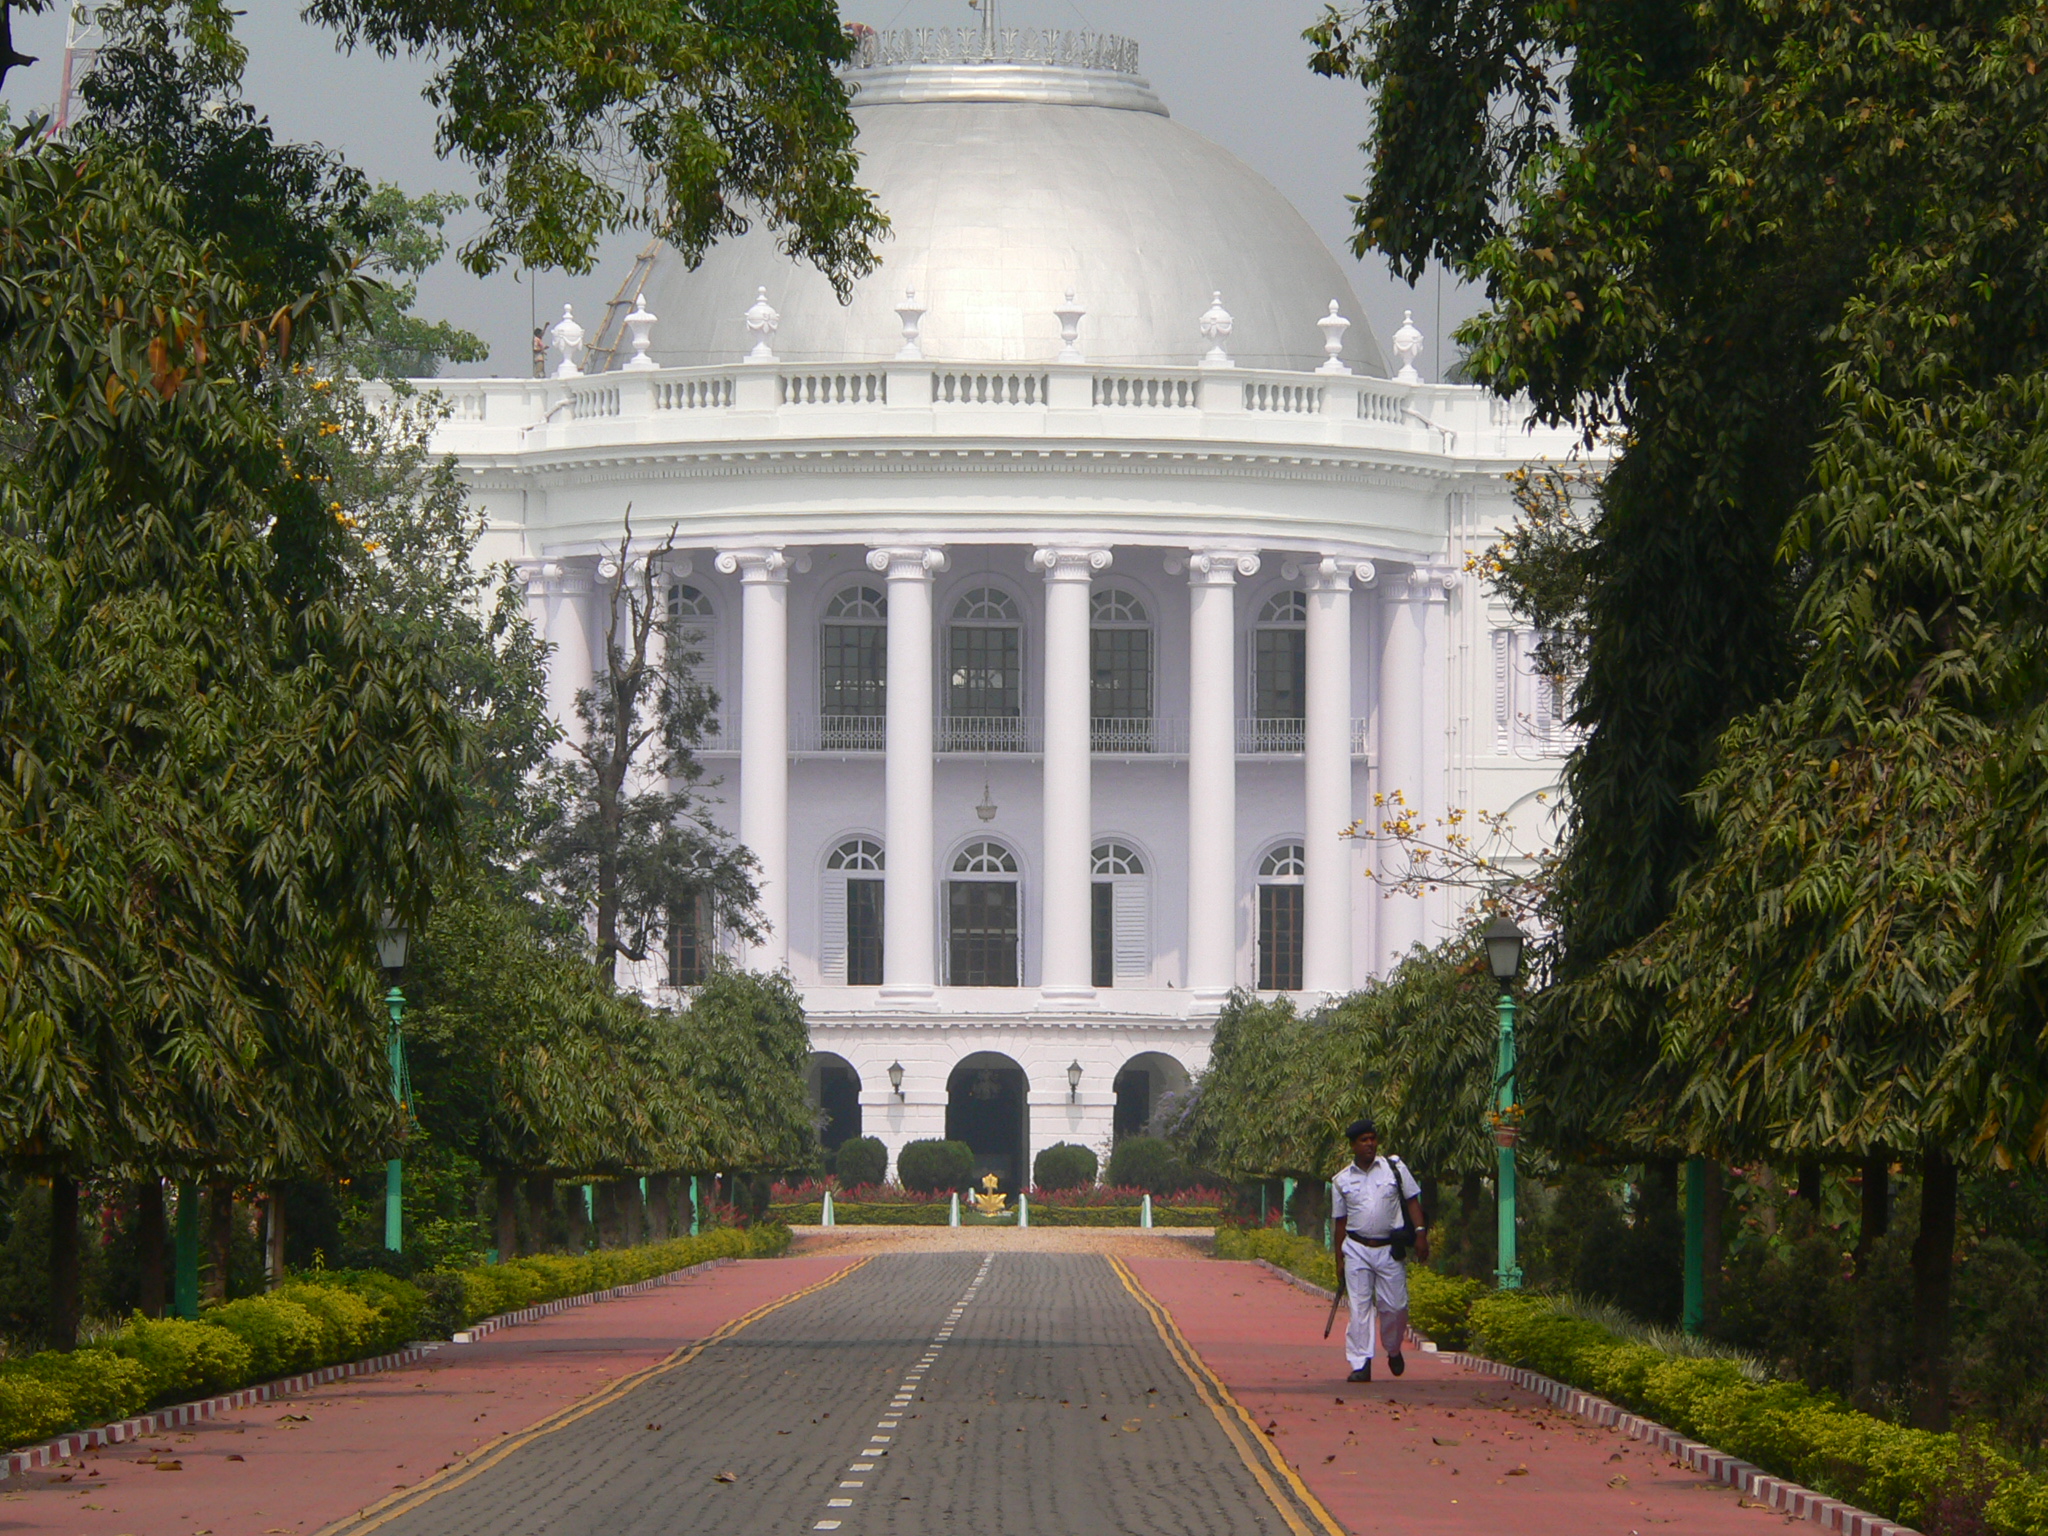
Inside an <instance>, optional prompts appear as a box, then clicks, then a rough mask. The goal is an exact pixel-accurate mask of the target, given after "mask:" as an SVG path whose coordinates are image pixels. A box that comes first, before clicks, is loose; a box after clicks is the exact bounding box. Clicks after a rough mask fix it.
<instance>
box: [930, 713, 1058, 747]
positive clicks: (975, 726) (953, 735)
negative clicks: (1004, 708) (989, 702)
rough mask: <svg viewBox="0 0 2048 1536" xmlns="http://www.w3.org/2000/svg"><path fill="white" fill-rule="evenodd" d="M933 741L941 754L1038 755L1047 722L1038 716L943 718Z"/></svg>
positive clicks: (939, 719) (939, 721) (964, 716)
mask: <svg viewBox="0 0 2048 1536" xmlns="http://www.w3.org/2000/svg"><path fill="white" fill-rule="evenodd" d="M932 740H933V743H934V744H935V745H936V747H937V748H938V750H939V751H941V752H965V753H980V752H1039V751H1043V750H1044V747H1045V722H1044V721H1042V720H1040V719H1039V718H1038V717H1037V716H1036V715H941V716H939V718H938V719H937V721H935V722H934V730H933V734H932Z"/></svg>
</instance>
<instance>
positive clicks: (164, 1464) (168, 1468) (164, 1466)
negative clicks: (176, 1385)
mask: <svg viewBox="0 0 2048 1536" xmlns="http://www.w3.org/2000/svg"><path fill="white" fill-rule="evenodd" d="M156 1469H157V1471H159V1472H182V1471H184V1470H185V1463H183V1462H182V1461H160V1462H158V1463H157V1464H156Z"/></svg>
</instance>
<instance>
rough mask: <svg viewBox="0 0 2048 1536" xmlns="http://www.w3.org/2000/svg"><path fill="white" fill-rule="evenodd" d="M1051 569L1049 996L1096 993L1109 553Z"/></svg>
mask: <svg viewBox="0 0 2048 1536" xmlns="http://www.w3.org/2000/svg"><path fill="white" fill-rule="evenodd" d="M1031 558H1032V563H1033V564H1034V565H1037V566H1040V567H1041V568H1043V570H1044V571H1045V807H1044V814H1045V827H1044V834H1043V835H1044V841H1043V845H1042V846H1043V850H1044V853H1043V857H1044V861H1045V873H1044V884H1043V890H1042V891H1041V893H1040V907H1039V910H1040V927H1039V935H1040V941H1039V942H1040V950H1039V953H1040V961H1039V985H1040V989H1041V991H1042V992H1043V994H1044V995H1045V996H1047V997H1049V998H1057V997H1072V998H1089V997H1093V996H1094V995H1095V994H1094V986H1093V982H1094V976H1093V965H1092V963H1091V962H1092V959H1093V955H1092V951H1091V941H1092V937H1093V935H1092V929H1091V925H1090V922H1089V914H1090V903H1089V895H1090V893H1089V884H1090V881H1091V880H1092V878H1093V862H1092V861H1093V856H1094V841H1093V832H1094V821H1093V817H1092V809H1091V803H1090V795H1091V783H1090V763H1089V745H1090V741H1089V714H1090V710H1089V681H1088V619H1089V615H1088V591H1089V580H1090V578H1091V577H1092V576H1093V574H1094V573H1095V572H1096V571H1099V570H1102V569H1104V568H1105V567H1107V566H1108V564H1109V552H1108V551H1107V550H1067V549H1041V550H1038V551H1036V552H1035V553H1034V554H1033V555H1032V557H1031Z"/></svg>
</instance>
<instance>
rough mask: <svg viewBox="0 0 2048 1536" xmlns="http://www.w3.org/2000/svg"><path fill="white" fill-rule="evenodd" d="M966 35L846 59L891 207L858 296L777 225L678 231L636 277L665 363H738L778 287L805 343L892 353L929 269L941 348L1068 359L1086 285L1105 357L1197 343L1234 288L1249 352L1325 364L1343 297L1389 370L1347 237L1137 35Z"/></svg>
mask: <svg viewBox="0 0 2048 1536" xmlns="http://www.w3.org/2000/svg"><path fill="white" fill-rule="evenodd" d="M934 37H937V38H938V39H940V44H939V46H938V47H936V48H935V47H934V44H933V39H934ZM953 37H954V34H950V33H938V34H934V33H928V32H927V33H915V34H908V35H907V38H906V36H905V35H903V34H894V35H891V36H889V37H885V38H876V37H872V36H871V37H870V38H869V39H868V42H867V46H866V48H865V50H864V55H863V59H864V63H863V66H862V67H858V68H856V69H854V70H853V71H852V72H851V74H850V76H849V78H850V79H851V80H852V81H853V83H854V85H855V87H856V90H855V97H854V117H855V120H856V121H857V122H858V123H859V125H860V138H859V144H858V147H859V150H860V155H861V169H860V178H861V182H862V184H863V185H865V186H867V187H869V188H870V189H872V190H873V191H874V193H875V195H876V197H877V199H878V201H879V202H880V204H881V206H882V209H883V211H884V212H885V213H887V214H888V216H889V219H890V224H891V228H890V232H889V234H888V235H887V236H886V237H885V239H884V240H883V242H882V244H881V247H880V250H879V255H880V258H881V264H880V266H879V267H878V268H877V269H876V270H875V272H874V273H872V274H871V275H870V276H869V277H867V278H865V279H864V280H863V281H861V282H860V283H859V284H858V285H857V286H856V287H855V289H854V293H853V299H852V302H851V303H849V304H844V305H842V304H840V303H839V301H838V299H837V298H836V297H835V296H834V294H833V292H832V288H831V285H830V284H828V283H827V282H826V281H825V279H824V278H823V277H821V276H820V275H819V274H818V273H817V271H816V270H815V269H813V268H811V267H810V266H808V265H803V264H799V263H796V262H793V261H791V260H790V259H789V258H788V257H787V256H785V255H783V254H782V253H781V252H780V251H778V250H777V249H776V246H775V239H774V236H773V235H772V234H771V233H770V232H768V231H767V230H765V229H763V228H760V227H756V228H755V229H754V230H752V231H750V232H749V233H747V234H746V235H744V236H741V237H739V238H737V239H732V240H727V241H724V242H721V243H720V244H719V245H717V246H716V247H714V248H713V249H712V251H711V253H710V254H709V255H708V256H707V257H706V258H705V260H704V262H703V264H702V265H701V266H699V267H698V268H697V270H696V271H694V272H693V271H691V270H689V268H688V267H686V266H685V265H684V263H683V261H682V259H681V258H680V257H678V256H677V255H675V254H674V253H673V252H671V251H668V250H667V249H665V248H663V249H661V250H660V251H659V253H658V254H657V255H656V256H655V257H654V259H653V262H652V265H651V266H650V267H649V268H648V269H647V270H646V271H645V273H644V274H642V275H641V280H640V282H639V283H638V284H637V287H638V288H639V291H640V292H641V293H642V294H643V295H644V296H645V299H646V303H647V307H648V308H649V309H650V310H652V311H653V312H654V314H655V315H657V316H658V317H659V320H658V323H657V324H656V325H655V327H654V344H653V348H652V351H653V354H654V358H655V360H656V361H657V362H658V363H661V364H663V365H665V366H675V367H682V366H697V365H703V364H715V363H725V362H736V361H738V360H739V358H740V357H741V356H742V354H743V353H744V352H745V351H746V348H747V345H748V342H747V334H746V322H745V320H744V319H743V318H742V317H743V316H744V314H745V312H746V310H747V308H748V307H749V306H750V305H751V304H752V303H753V302H754V298H755V294H756V292H757V290H759V289H761V288H766V289H767V291H768V300H769V302H770V303H771V304H772V305H774V307H775V308H776V309H777V310H778V311H780V312H781V316H782V321H781V328H780V330H779V331H778V333H777V335H776V337H775V343H774V346H775V351H776V354H777V356H779V357H781V358H783V359H785V360H788V361H792V362H801V363H838V362H861V361H880V360H883V359H887V358H891V357H893V356H895V354H896V351H897V349H898V348H899V347H900V346H901V345H902V326H901V322H900V321H899V320H898V318H897V316H896V313H895V310H896V307H897V305H899V304H901V303H902V302H903V299H904V293H905V291H906V290H913V289H914V290H915V291H916V294H917V301H918V302H919V303H920V304H922V305H923V306H924V307H925V310H926V313H925V317H924V320H923V324H922V330H921V333H920V344H921V346H922V349H923V352H924V355H925V357H927V358H929V359H931V360H933V361H958V362H1002V363H1010V364H1032V363H1049V362H1051V361H1053V360H1054V358H1055V357H1056V356H1057V355H1058V353H1059V351H1060V327H1059V321H1058V320H1057V319H1056V318H1055V317H1054V314H1053V310H1054V308H1055V307H1056V306H1059V305H1060V304H1062V303H1063V301H1064V300H1065V298H1066V296H1067V293H1068V292H1069V291H1070V290H1071V291H1072V292H1073V293H1074V295H1075V298H1076V302H1077V303H1078V305H1079V306H1080V307H1081V308H1082V309H1084V310H1085V311H1086V315H1085V318H1084V319H1083V320H1082V322H1081V331H1080V347H1081V351H1082V353H1083V355H1085V356H1086V357H1087V359H1088V361H1089V362H1091V363H1097V364H1112V365H1120V364H1137V365H1154V366H1157V365H1181V366H1185V365H1188V364H1192V363H1194V362H1195V361H1197V360H1198V359H1199V358H1200V357H1201V355H1202V353H1203V351H1204V349H1205V347H1206V343H1205V342H1204V341H1203V340H1202V337H1201V334H1200V332H1199V331H1198V329H1197V321H1198V320H1199V318H1200V316H1201V315H1202V313H1203V311H1204V310H1206V309H1207V308H1208V307H1209V303H1210V296H1211V295H1212V294H1215V293H1220V294H1221V295H1222V299H1223V306H1224V308H1225V309H1227V310H1228V311H1229V312H1230V314H1231V317H1232V319H1233V321H1234V322H1235V324H1234V328H1233V330H1232V333H1231V336H1230V339H1229V341H1228V343H1227V344H1226V345H1227V350H1228V351H1229V353H1230V356H1231V358H1232V360H1233V361H1234V362H1236V363H1237V364H1238V365H1239V366H1241V367H1249V368H1289V369H1307V368H1313V367H1315V366H1316V365H1317V364H1319V363H1321V362H1322V361H1323V346H1322V340H1323V338H1322V333H1321V332H1320V331H1318V330H1317V328H1316V321H1317V320H1318V319H1320V318H1321V317H1322V316H1323V315H1325V314H1326V313H1327V312H1328V309H1329V305H1330V301H1331V300H1333V299H1334V300H1336V301H1337V303H1338V305H1339V306H1340V308H1341V310H1342V312H1343V314H1344V315H1345V316H1346V317H1347V318H1349V319H1350V320H1351V321H1352V327H1351V330H1350V332H1349V334H1348V335H1347V336H1346V338H1345V347H1344V355H1345V360H1346V361H1347V362H1349V363H1350V364H1351V366H1352V368H1353V369H1354V370H1356V371H1357V372H1360V373H1371V374H1380V375H1384V374H1385V373H1386V365H1385V362H1384V360H1383V359H1382V357H1381V354H1380V350H1379V347H1378V345H1377V344H1376V343H1375V341H1374V339H1373V336H1372V334H1371V330H1370V328H1369V327H1368V326H1367V325H1365V324H1364V314H1363V311H1362V309H1361V308H1360V306H1359V303H1358V298H1357V295H1356V294H1354V293H1353V292H1352V289H1351V285H1350V283H1349V282H1348V281H1347V280H1346V278H1345V275H1344V271H1343V269H1342V268H1341V267H1340V266H1339V265H1338V264H1337V261H1336V260H1335V258H1334V257H1332V255H1331V254H1330V251H1329V249H1328V247H1326V246H1325V245H1324V244H1323V242H1322V241H1321V240H1320V239H1319V238H1318V237H1317V236H1316V234H1315V232H1314V231H1313V230H1311V229H1310V228H1309V227H1308V224H1307V223H1306V222H1305V221H1304V220H1303V219H1302V217H1301V215H1300V214H1299V213H1297V212H1296V211H1295V210H1294V208H1293V207H1292V206H1291V205H1290V204H1289V203H1288V202H1287V200H1286V199H1285V198H1283V197H1282V196H1281V195H1280V194H1279V192H1278V191H1276V190H1275V189H1274V188H1273V187H1272V186H1271V185H1270V184H1269V183H1268V182H1266V181H1265V180H1264V179H1263V178H1262V177H1260V176H1259V175H1258V174H1257V173H1256V172H1255V171H1253V170H1252V169H1251V168H1250V167H1249V166H1247V165H1246V164H1244V162H1243V161H1241V160H1239V159H1238V158H1237V157H1236V156H1234V155H1232V154H1229V153H1228V152H1226V151H1224V150H1222V149H1219V148H1218V147H1217V146H1216V145H1214V144H1211V143H1210V142H1209V141H1208V140H1206V139H1204V138H1202V137H1201V136H1200V135H1199V134H1196V133H1194V132H1192V131H1190V130H1189V129H1186V128H1183V127H1181V126H1180V125H1179V124H1177V123H1175V122H1173V121H1172V120H1171V119H1170V118H1169V117H1168V116H1167V112H1166V108H1165V106H1164V105H1162V104H1161V102H1160V101H1159V98H1158V97H1157V96H1155V95H1154V94H1153V93H1152V90H1151V88H1150V87H1149V85H1147V83H1146V82H1145V81H1144V80H1142V79H1141V78H1139V77H1138V76H1137V75H1136V74H1135V72H1134V71H1135V68H1136V49H1135V48H1134V47H1132V46H1130V45H1128V44H1124V43H1122V42H1121V41H1120V40H1116V39H1107V38H1085V37H1084V38H1077V37H1076V36H1075V35H1074V34H1063V35H1044V34H1040V35H1032V34H1025V35H1024V44H1025V46H1022V47H1020V46H1018V45H1017V43H1018V34H1015V33H1011V34H1006V38H1005V41H1006V44H1007V45H1008V46H1007V47H1006V48H1005V50H1004V55H1003V56H1002V57H995V58H991V57H989V56H988V54H987V53H986V52H984V53H982V54H981V56H980V57H978V58H975V59H973V60H972V61H963V60H961V59H960V58H959V53H960V52H972V51H973V50H969V49H957V50H956V49H954V48H952V47H951V40H952V38H953ZM963 41H965V39H963ZM949 52H950V53H952V55H953V57H952V59H951V61H945V60H946V56H947V54H948V53H949ZM935 54H936V55H937V58H938V59H939V60H940V61H939V62H922V61H924V60H931V59H933V57H934V55H935ZM1076 58H1079V59H1080V60H1081V62H1082V63H1083V64H1086V65H1092V66H1096V67H1078V68H1077V67H1073V64H1072V62H1071V61H1072V60H1074V59H1076ZM1034 59H1053V60H1057V61H1059V62H1057V63H1050V64H1048V63H1039V62H1032V60H1034ZM902 60H908V61H909V62H899V61H902ZM1104 65H1107V66H1108V67H1102V66H1104ZM623 297H625V298H626V299H627V301H628V302H630V300H631V298H632V292H631V291H630V288H629V290H628V291H627V292H626V293H625V294H624V295H623ZM618 313H619V310H618V309H617V308H616V307H615V308H614V310H613V315H614V316H616V315H617V314H618ZM615 323H616V322H615V321H614V324H615ZM610 328H611V327H609V326H608V327H607V329H608V330H609V329H610ZM605 339H606V340H607V341H609V340H610V337H609V336H607V337H606V338H605Z"/></svg>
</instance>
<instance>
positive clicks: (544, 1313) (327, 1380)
mask: <svg viewBox="0 0 2048 1536" xmlns="http://www.w3.org/2000/svg"><path fill="white" fill-rule="evenodd" d="M733 1262H734V1260H733V1259H732V1258H731V1257H729V1256H728V1257H725V1258H717V1259H706V1260H705V1261H704V1262H703V1263H701V1264H686V1265H684V1266H683V1268H681V1269H672V1270H670V1271H669V1272H668V1273H667V1274H665V1275H656V1276H654V1277H653V1278H652V1279H648V1280H636V1281H635V1282H634V1283H633V1284H631V1285H615V1286H613V1287H612V1288H611V1289H610V1290H606V1291H585V1292H584V1293H583V1294H582V1295H580V1296H564V1297H561V1298H559V1299H558V1300H555V1301H548V1302H542V1303H540V1304H539V1305H537V1306H531V1307H521V1308H520V1309H519V1310H518V1311H516V1312H505V1313H501V1314H500V1315H498V1316H497V1317H487V1318H485V1319H484V1320H483V1321H482V1322H480V1323H475V1324H472V1325H471V1326H470V1327H468V1328H465V1329H463V1330H462V1331H461V1332H460V1333H457V1334H456V1335H455V1336H454V1337H453V1338H452V1339H450V1340H449V1341H448V1342H449V1343H450V1344H473V1343H475V1342H476V1341H477V1340H478V1339H480V1338H482V1337H483V1336H484V1335H485V1334H487V1333H496V1332H497V1331H498V1330H499V1329H500V1328H514V1327H517V1326H518V1325H519V1324H521V1323H531V1322H537V1321H539V1320H540V1319H541V1318H544V1317H552V1316H554V1315H555V1314H556V1313H557V1312H566V1311H568V1310H570V1309H571V1308H572V1307H587V1306H591V1305H593V1304H594V1303H596V1302H600V1301H612V1300H615V1299H617V1298H619V1297H621V1296H632V1295H635V1294H636V1293H638V1292H640V1291H646V1290H651V1289H653V1288H654V1287H655V1286H657V1285H671V1284H673V1283H675V1282H676V1281H677V1280H680V1279H682V1278H683V1277H684V1276H686V1275H698V1274H702V1273H703V1272H704V1271H706V1270H709V1269H718V1268H720V1267H722V1266H723V1265H727V1264H731V1263H733ZM445 1347H446V1346H445V1345H443V1344H442V1343H441V1342H440V1341H439V1340H427V1341H422V1342H420V1343H417V1344H409V1345H407V1346H406V1347H405V1348H404V1349H400V1350H394V1351H392V1352H391V1353H390V1354H388V1355H373V1356H372V1357H371V1358H369V1359H368V1360H351V1361H349V1362H347V1363H346V1364H344V1365H327V1366H322V1367H321V1368H320V1369H319V1370H317V1371H306V1372H303V1373H301V1374H300V1375H297V1376H285V1377H282V1378H280V1379H279V1380H277V1381H266V1382H264V1383H262V1384H261V1385H259V1386H254V1387H243V1388H242V1389H241V1390H239V1391H236V1392H224V1393H222V1394H221V1395H220V1396H219V1397H209V1398H205V1399H203V1400H201V1401H199V1402H196V1403H179V1404H178V1405H176V1406H175V1407H171V1408H157V1409H153V1410H152V1411H151V1412H149V1413H142V1414H137V1415H136V1416H135V1417H134V1418H131V1419H117V1420H116V1421H115V1422H113V1423H111V1424H100V1425H96V1426H95V1427H93V1428H91V1429H74V1430H71V1431H69V1432H68V1433H66V1434H62V1435H59V1436H57V1437H56V1438H55V1439H54V1440H46V1441H44V1442H43V1443H42V1444H41V1445H31V1446H25V1447H23V1448H22V1449H21V1450H18V1451H9V1452H8V1453H7V1459H6V1462H5V1464H4V1466H0V1481H4V1480H6V1479H7V1478H10V1477H20V1476H22V1475H23V1474H24V1473H28V1472H33V1471H35V1470H37V1469H38V1468H41V1467H49V1466H55V1465H57V1464H58V1463H59V1462H64V1461H69V1460H70V1459H71V1458H72V1457H73V1456H76V1455H78V1454H79V1453H80V1452H82V1451H89V1450H97V1449H101V1448H103V1447H105V1446H109V1445H125V1444H127V1443H128V1442H130V1441H133V1440H140V1439H145V1438H147V1437H148V1436H150V1435H161V1434H163V1433H165V1432H166V1431H167V1430H173V1429H180V1428H182V1427H183V1426H185V1425H187V1424H196V1423H198V1422H199V1421H200V1420H202V1419H213V1418H218V1417H220V1415H222V1414H224V1413H233V1412H234V1411H235V1410H236V1409H238V1408H248V1407H252V1406H253V1405H255V1404H257V1403H267V1402H270V1401H272V1400H273V1399H275V1398H280V1397H290V1396H292V1395H293V1394H294V1393H299V1392H310V1391H312V1390H313V1389H314V1388H316V1387H324V1386H327V1385H329V1384H331V1383H333V1382H337V1381H343V1380H346V1379H347V1378H348V1377H351V1376H373V1375H376V1374H377V1373H379V1372H381V1371H395V1370H399V1369H402V1368H403V1367H405V1366H408V1365H415V1364H417V1363H418V1362H419V1361H421V1360H424V1359H426V1357H427V1356H428V1355H431V1354H432V1353H433V1352H434V1351H435V1350H437V1349H442V1348H445Z"/></svg>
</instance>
